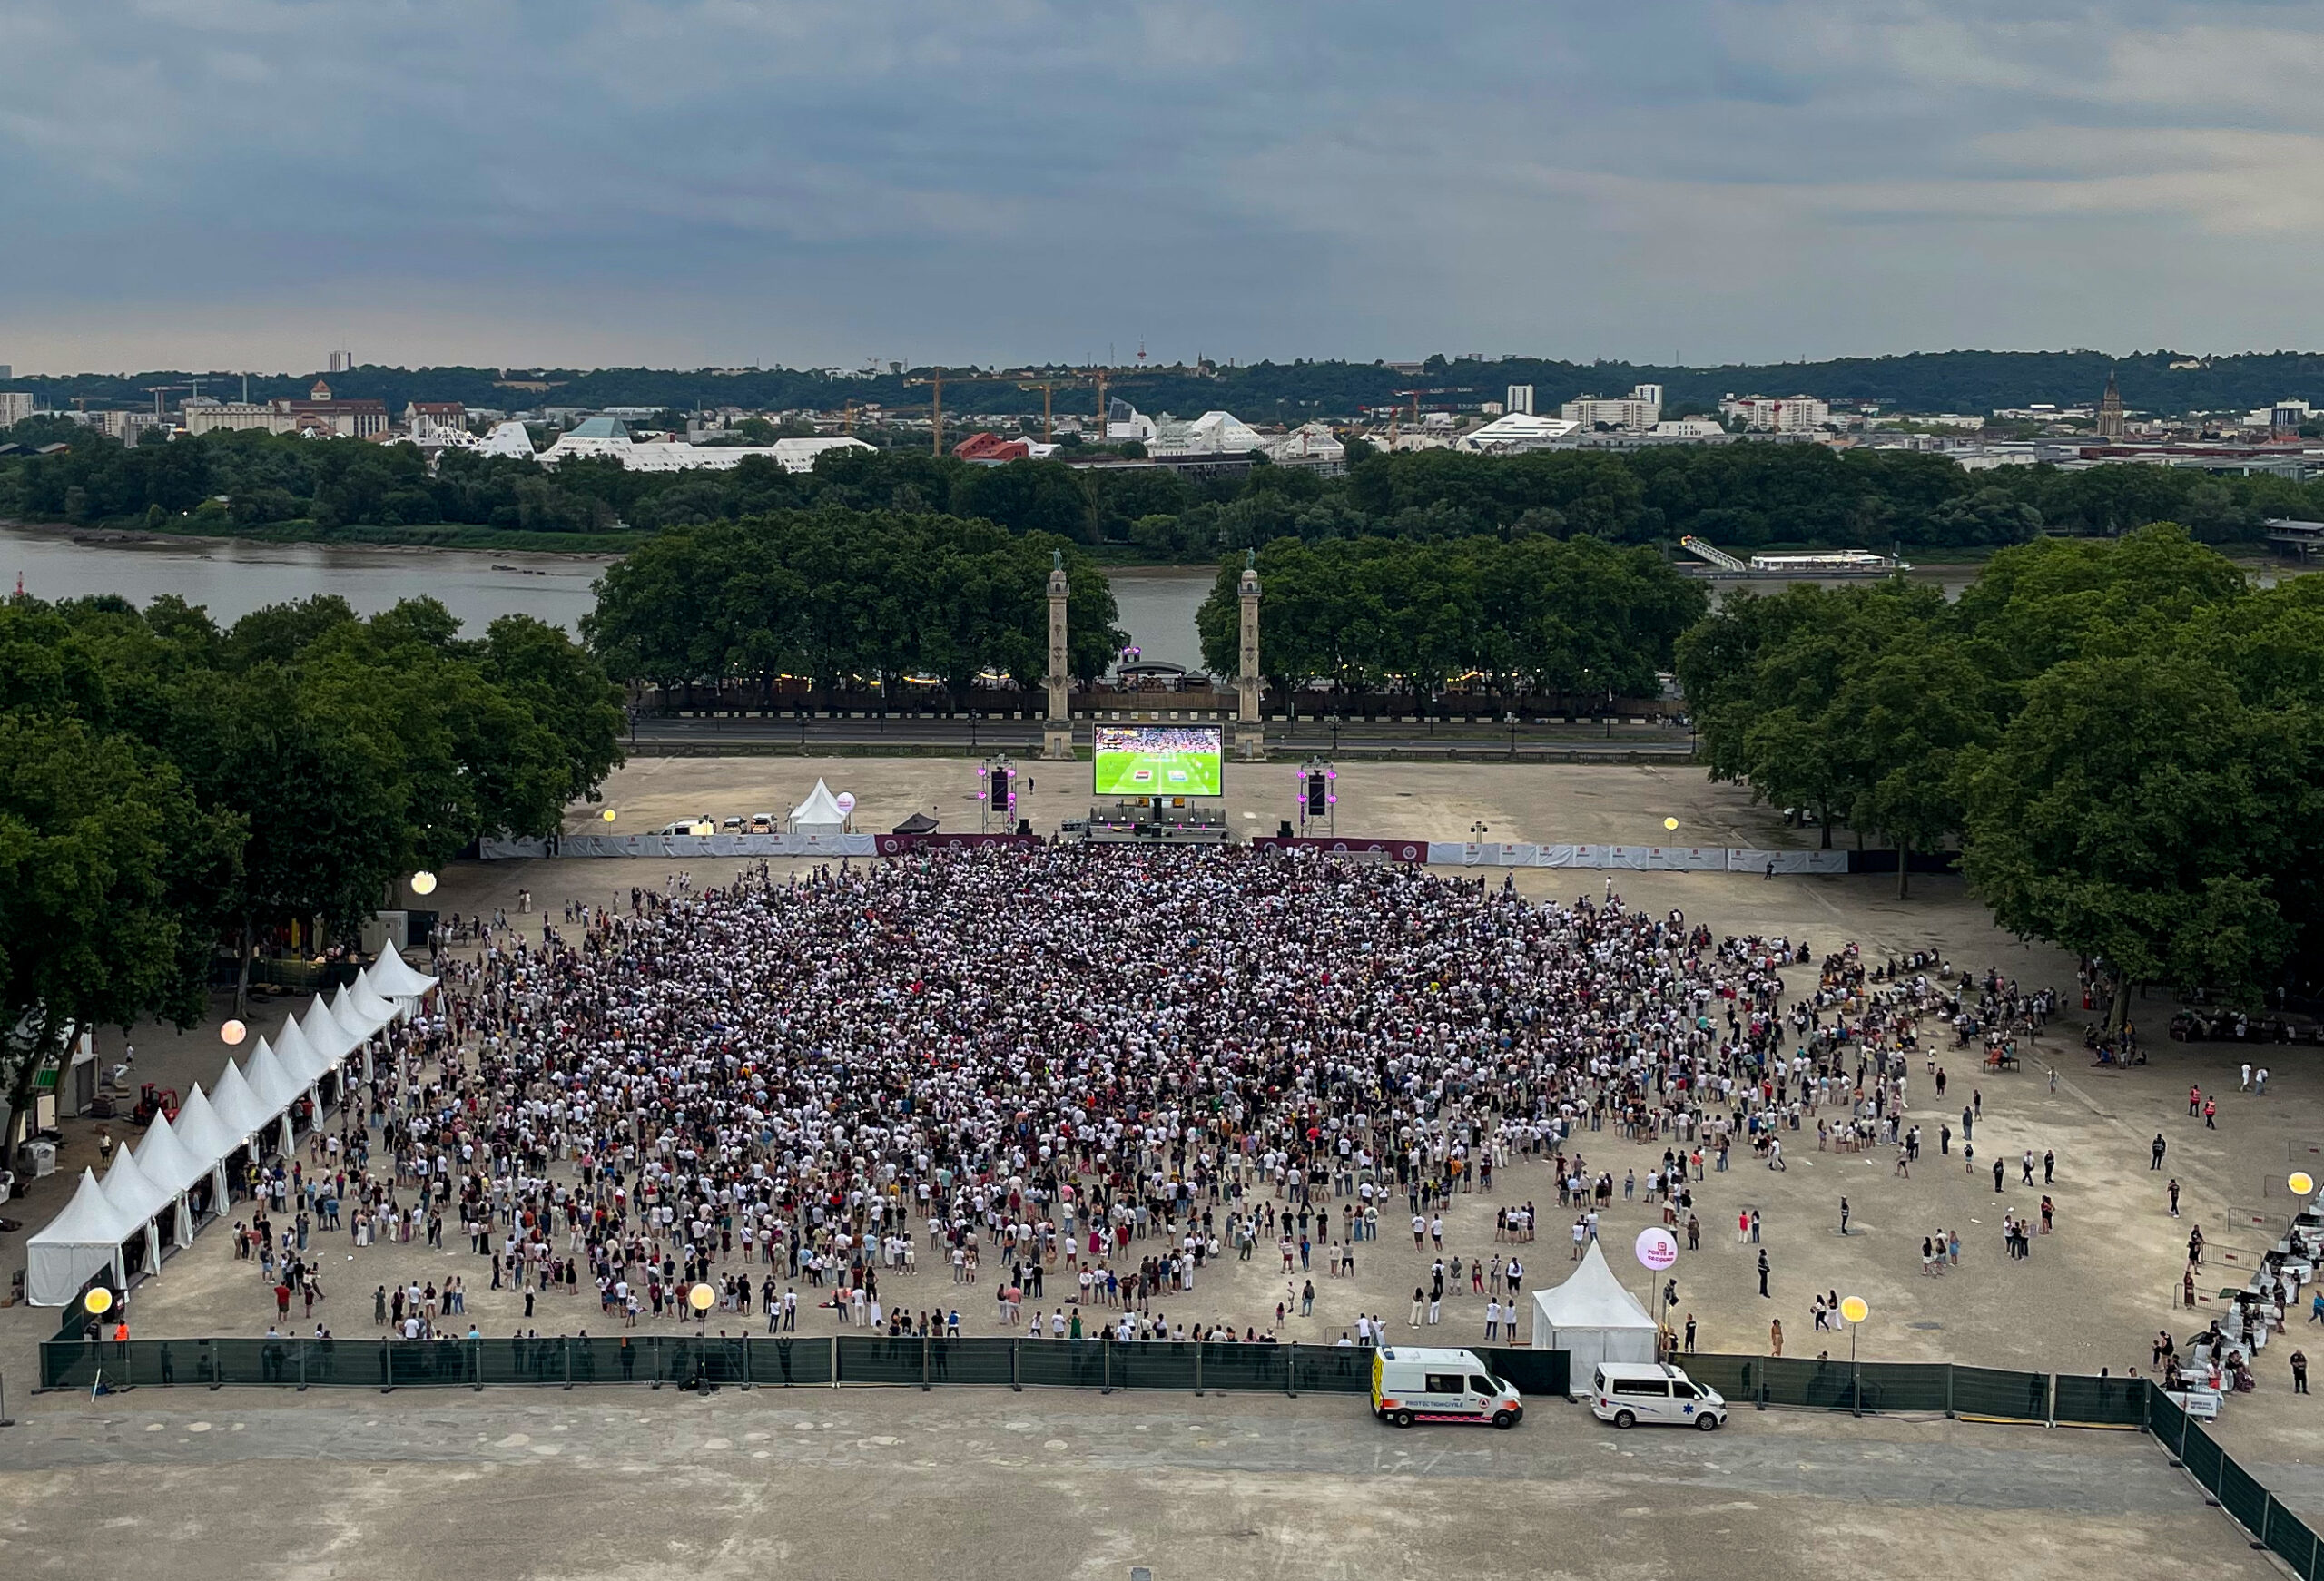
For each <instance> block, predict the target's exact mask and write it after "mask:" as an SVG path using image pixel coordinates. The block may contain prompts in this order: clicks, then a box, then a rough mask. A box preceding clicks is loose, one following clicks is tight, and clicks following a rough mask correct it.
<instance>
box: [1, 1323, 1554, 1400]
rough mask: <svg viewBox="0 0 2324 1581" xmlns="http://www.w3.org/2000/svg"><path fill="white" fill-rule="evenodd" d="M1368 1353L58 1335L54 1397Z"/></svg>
mask: <svg viewBox="0 0 2324 1581" xmlns="http://www.w3.org/2000/svg"><path fill="white" fill-rule="evenodd" d="M1373 1354H1374V1353H1373V1352H1372V1351H1371V1350H1366V1349H1363V1348H1359V1347H1356V1346H1350V1345H1334V1346H1324V1347H1319V1346H1314V1345H1226V1344H1201V1345H1198V1344H1195V1343H1193V1342H1191V1341H1185V1340H1179V1341H1172V1340H1131V1341H1118V1340H1094V1339H1092V1340H1009V1339H963V1340H952V1339H939V1338H936V1337H934V1336H929V1337H925V1338H923V1337H921V1336H917V1335H908V1336H902V1337H899V1338H894V1339H891V1338H889V1337H888V1336H886V1335H882V1334H842V1335H836V1336H829V1337H822V1338H812V1339H797V1338H791V1337H787V1336H781V1335H777V1336H773V1337H759V1336H753V1337H747V1338H745V1337H741V1336H731V1335H704V1334H653V1335H643V1336H640V1335H635V1334H615V1335H605V1336H596V1335H592V1336H587V1337H575V1338H570V1339H566V1338H558V1339H533V1340H528V1339H516V1338H511V1339H490V1338H478V1339H446V1340H385V1339H363V1340H339V1339H330V1340H310V1339H293V1338H282V1339H257V1340H244V1339H192V1340H120V1341H116V1340H94V1341H92V1340H77V1339H76V1340H49V1341H46V1342H44V1344H43V1345H42V1346H41V1348H40V1383H41V1387H42V1388H43V1389H54V1390H64V1389H76V1390H77V1389H89V1390H94V1389H95V1388H96V1387H97V1386H98V1385H99V1383H100V1382H101V1381H102V1383H103V1385H104V1386H105V1387H107V1388H110V1389H135V1388H148V1389H222V1388H225V1387H227V1386H229V1385H231V1386H233V1387H236V1388H243V1387H288V1388H293V1389H379V1390H390V1389H429V1388H433V1389H458V1388H467V1389H482V1388H484V1387H485V1386H486V1385H487V1384H490V1385H493V1386H495V1387H507V1386H530V1387H537V1388H540V1387H562V1388H568V1389H569V1388H571V1387H573V1386H575V1385H576V1384H600V1383H646V1384H652V1385H654V1386H655V1387H656V1388H659V1387H661V1386H662V1385H664V1384H679V1385H702V1384H720V1385H727V1384H732V1385H738V1386H742V1387H745V1388H762V1389H808V1388H832V1387H836V1386H841V1385H881V1384H885V1385H890V1386H905V1387H914V1388H921V1389H934V1388H937V1387H940V1386H951V1385H973V1386H979V1387H983V1388H1010V1389H1038V1388H1062V1389H1096V1390H1116V1389H1168V1390H1184V1391H1191V1392H1194V1393H1197V1394H1200V1393H1206V1392H1209V1391H1210V1390H1220V1391H1227V1392H1232V1391H1259V1392H1265V1393H1271V1394H1365V1393H1368V1392H1370V1390H1371V1388H1372V1357H1373ZM1478 1355H1479V1356H1480V1357H1481V1358H1482V1360H1484V1362H1485V1364H1486V1365H1487V1366H1488V1367H1490V1368H1492V1370H1494V1372H1495V1373H1496V1374H1497V1375H1499V1376H1502V1377H1505V1378H1507V1379H1508V1380H1510V1381H1511V1382H1512V1383H1514V1384H1515V1385H1516V1386H1517V1388H1518V1390H1520V1391H1521V1392H1522V1393H1524V1394H1528V1395H1534V1396H1543V1397H1546V1396H1551V1395H1562V1394H1564V1393H1565V1392H1566V1386H1567V1382H1568V1380H1569V1377H1570V1370H1569V1358H1568V1356H1567V1354H1566V1352H1564V1351H1562V1350H1505V1349H1492V1348H1488V1349H1484V1350H1479V1351H1478Z"/></svg>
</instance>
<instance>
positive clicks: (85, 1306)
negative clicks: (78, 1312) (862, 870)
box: [81, 1285, 113, 1316]
mask: <svg viewBox="0 0 2324 1581" xmlns="http://www.w3.org/2000/svg"><path fill="white" fill-rule="evenodd" d="M81 1307H82V1310H83V1311H86V1312H88V1313H90V1314H91V1315H93V1316H94V1314H96V1313H98V1312H106V1311H112V1310H113V1291H109V1290H107V1289H106V1288H105V1287H104V1286H103V1285H99V1286H98V1287H97V1288H96V1289H94V1290H93V1291H90V1292H89V1293H88V1294H86V1295H84V1296H83V1297H82V1298H81Z"/></svg>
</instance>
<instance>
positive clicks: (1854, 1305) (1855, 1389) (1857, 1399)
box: [1840, 1295, 1872, 1416]
mask: <svg viewBox="0 0 2324 1581" xmlns="http://www.w3.org/2000/svg"><path fill="white" fill-rule="evenodd" d="M1871 1315H1872V1308H1871V1307H1870V1306H1868V1305H1866V1302H1865V1299H1864V1298H1863V1297H1862V1296H1860V1295H1844V1296H1842V1297H1841V1298H1840V1316H1841V1317H1843V1318H1845V1319H1846V1320H1847V1325H1848V1394H1849V1396H1850V1399H1851V1405H1852V1408H1853V1414H1854V1415H1856V1416H1862V1415H1863V1414H1864V1377H1863V1374H1862V1373H1861V1372H1860V1371H1858V1370H1857V1368H1856V1330H1857V1328H1858V1327H1860V1326H1861V1325H1862V1324H1863V1322H1864V1320H1865V1319H1866V1318H1868V1317H1870V1316H1871Z"/></svg>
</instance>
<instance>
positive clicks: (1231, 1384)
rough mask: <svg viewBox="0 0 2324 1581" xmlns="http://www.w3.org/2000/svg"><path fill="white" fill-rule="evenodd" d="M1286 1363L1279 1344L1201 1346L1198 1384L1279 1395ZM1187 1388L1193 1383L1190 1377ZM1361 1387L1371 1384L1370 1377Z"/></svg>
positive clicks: (1286, 1379)
mask: <svg viewBox="0 0 2324 1581" xmlns="http://www.w3.org/2000/svg"><path fill="white" fill-rule="evenodd" d="M1289 1367H1290V1362H1289V1360H1288V1358H1287V1357H1286V1355H1285V1350H1284V1347H1282V1346H1281V1345H1205V1346H1204V1347H1203V1348H1202V1386H1203V1387H1204V1388H1205V1389H1218V1390H1267V1391H1270V1392H1272V1393H1275V1394H1281V1393H1283V1392H1285V1390H1288V1389H1289V1388H1290V1387H1291V1385H1290V1381H1289V1379H1290V1373H1289ZM1193 1387H1194V1384H1193V1382H1192V1380H1189V1381H1188V1382H1187V1388H1189V1389H1191V1388H1193ZM1371 1387H1372V1380H1370V1379H1368V1378H1367V1379H1366V1380H1364V1388H1365V1389H1366V1390H1369V1389H1370V1388H1371Z"/></svg>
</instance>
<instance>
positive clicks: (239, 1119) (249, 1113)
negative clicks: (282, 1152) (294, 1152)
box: [210, 1058, 274, 1153]
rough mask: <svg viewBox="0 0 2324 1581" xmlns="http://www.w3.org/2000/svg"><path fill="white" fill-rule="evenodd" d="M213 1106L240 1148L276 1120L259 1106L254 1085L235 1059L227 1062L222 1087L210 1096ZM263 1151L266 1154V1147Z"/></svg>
mask: <svg viewBox="0 0 2324 1581" xmlns="http://www.w3.org/2000/svg"><path fill="white" fill-rule="evenodd" d="M210 1106H211V1108H212V1110H214V1111H215V1112H216V1114H217V1116H218V1118H219V1120H220V1121H221V1122H222V1123H223V1124H224V1125H225V1127H226V1133H227V1134H228V1135H230V1136H231V1137H233V1138H234V1145H235V1146H237V1147H240V1146H241V1144H243V1143H245V1142H250V1141H251V1140H253V1139H254V1138H257V1137H258V1136H259V1134H260V1133H261V1132H262V1131H264V1130H265V1129H266V1127H267V1124H268V1123H269V1122H271V1120H272V1119H273V1118H274V1116H273V1115H271V1114H270V1113H268V1111H267V1110H266V1108H265V1107H264V1106H263V1105H261V1104H260V1103H259V1101H258V1095H257V1094H256V1093H253V1092H251V1084H250V1083H249V1081H247V1080H246V1079H244V1077H243V1075H242V1070H241V1066H240V1065H236V1064H235V1063H234V1062H233V1061H232V1060H231V1058H230V1059H228V1060H227V1061H226V1067H225V1068H224V1069H223V1070H222V1071H220V1072H219V1073H218V1085H217V1086H215V1087H214V1088H212V1090H211V1094H210ZM259 1151H260V1152H261V1153H263V1152H264V1151H265V1148H264V1146H263V1144H261V1146H260V1148H259Z"/></svg>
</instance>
